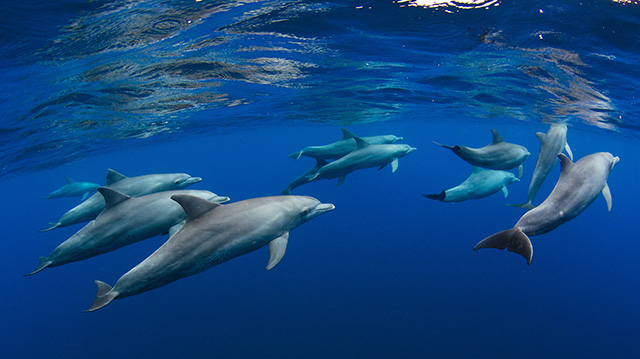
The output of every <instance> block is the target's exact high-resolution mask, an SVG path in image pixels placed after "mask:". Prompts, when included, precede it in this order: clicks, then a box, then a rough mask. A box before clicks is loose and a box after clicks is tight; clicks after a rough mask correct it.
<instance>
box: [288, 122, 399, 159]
mask: <svg viewBox="0 0 640 359" xmlns="http://www.w3.org/2000/svg"><path fill="white" fill-rule="evenodd" d="M342 135H343V136H342V139H341V140H340V141H337V142H334V143H330V144H328V145H324V146H309V147H305V148H303V149H302V150H300V151H298V152H294V153H292V154H290V155H289V157H291V158H293V159H296V160H297V159H299V158H300V156H308V157H313V158H316V159H323V160H330V159H331V160H335V159H338V158H341V157H344V156H345V155H347V154H348V153H350V152H352V151H353V150H355V149H356V141H355V140H354V137H355V135H354V134H353V133H351V131H349V130H347V129H346V128H343V129H342ZM362 138H363V139H364V140H365V141H367V142H369V143H370V144H372V145H381V144H387V143H396V142H398V141H401V140H402V137H396V136H394V135H384V136H371V137H362Z"/></svg>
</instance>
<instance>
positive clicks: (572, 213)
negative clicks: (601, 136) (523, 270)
mask: <svg viewBox="0 0 640 359" xmlns="http://www.w3.org/2000/svg"><path fill="white" fill-rule="evenodd" d="M558 157H559V158H560V166H561V170H560V178H559V179H558V182H557V183H556V186H555V187H554V188H553V191H551V194H550V195H549V197H547V199H545V200H544V202H542V203H541V204H540V205H539V206H538V207H536V208H534V209H532V210H530V211H528V212H527V213H525V214H524V215H523V216H522V217H521V218H520V220H519V221H518V222H517V223H516V225H515V226H514V227H513V228H512V229H507V230H505V231H502V232H498V233H496V234H494V235H492V236H489V237H487V238H485V239H483V240H482V241H480V242H479V243H478V244H476V245H475V247H473V249H474V250H478V249H481V248H497V249H505V248H507V249H508V250H509V251H510V252H515V253H518V254H520V255H521V256H523V257H524V258H525V259H526V260H527V263H528V264H531V258H532V257H533V246H532V245H531V241H530V240H529V236H537V235H539V234H544V233H547V232H550V231H552V230H554V229H555V228H557V227H558V226H559V225H561V224H563V223H565V222H567V221H570V220H572V219H573V218H576V217H577V216H578V215H579V214H580V213H582V212H583V211H584V210H585V209H586V208H587V207H589V205H590V204H591V203H593V201H594V200H595V199H596V197H598V194H600V193H602V195H603V196H604V198H605V200H606V201H607V208H608V210H609V211H611V192H610V191H609V186H608V185H607V178H608V177H609V173H610V172H611V170H612V169H613V166H614V165H615V164H616V163H618V161H619V160H620V159H619V158H618V157H613V155H611V154H610V153H608V152H598V153H594V154H591V155H589V156H586V157H583V158H582V159H580V160H579V161H578V162H576V163H573V162H571V160H570V159H569V158H568V157H567V156H565V155H564V154H562V153H561V154H559V155H558Z"/></svg>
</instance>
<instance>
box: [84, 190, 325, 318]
mask: <svg viewBox="0 0 640 359" xmlns="http://www.w3.org/2000/svg"><path fill="white" fill-rule="evenodd" d="M171 198H172V199H173V200H175V201H176V202H178V203H179V204H180V205H181V206H182V207H183V208H184V211H185V212H186V214H187V220H186V223H185V224H184V226H183V227H182V228H181V229H180V230H179V231H178V232H177V233H176V234H174V235H173V236H172V237H171V238H169V240H168V241H167V242H165V244H163V245H162V246H161V247H160V248H158V250H156V251H155V252H154V253H153V254H151V255H150V256H149V257H147V259H145V260H144V261H142V262H141V263H140V264H138V265H137V266H136V267H134V268H133V269H131V270H130V271H129V272H127V273H126V274H124V275H123V276H122V277H120V279H119V280H118V282H117V283H116V284H115V285H114V286H113V288H111V287H110V286H109V285H108V284H105V283H103V282H100V281H96V284H97V285H98V293H97V294H96V299H95V301H94V302H93V305H92V306H91V308H89V309H88V310H87V311H89V312H91V311H95V310H98V309H100V308H103V307H104V306H106V305H107V304H109V303H110V302H111V301H112V300H114V299H121V298H125V297H129V296H132V295H136V294H140V293H143V292H146V291H148V290H152V289H155V288H158V287H162V286H164V285H167V284H169V283H171V282H174V281H176V280H178V279H180V278H183V277H187V276H191V275H194V274H197V273H200V272H202V271H204V270H206V269H208V268H211V267H213V266H216V265H218V264H220V263H222V262H225V261H228V260H230V259H233V258H236V257H239V256H241V255H243V254H246V253H249V252H252V251H255V250H256V249H258V248H261V247H264V246H266V245H268V246H269V263H268V264H267V269H272V268H273V267H274V266H275V265H276V264H278V263H279V262H280V260H281V259H282V257H283V256H284V253H285V250H286V248H287V243H288V239H289V232H290V231H291V230H293V229H294V228H296V227H298V226H299V225H301V224H303V223H305V222H307V221H309V220H311V219H313V218H315V217H317V216H319V215H321V214H323V213H326V212H329V211H332V210H333V209H334V208H335V207H334V206H333V205H332V204H324V203H320V202H319V201H318V200H317V199H315V198H312V197H304V196H275V197H261V198H254V199H248V200H244V201H240V202H235V203H231V204H228V205H220V204H217V203H214V202H211V201H207V200H204V199H202V198H198V197H194V196H189V195H184V194H179V195H173V196H172V197H171Z"/></svg>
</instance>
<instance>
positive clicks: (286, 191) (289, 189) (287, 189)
mask: <svg viewBox="0 0 640 359" xmlns="http://www.w3.org/2000/svg"><path fill="white" fill-rule="evenodd" d="M280 193H282V194H283V195H285V196H288V195H290V194H291V188H285V189H283V190H282V192H280Z"/></svg>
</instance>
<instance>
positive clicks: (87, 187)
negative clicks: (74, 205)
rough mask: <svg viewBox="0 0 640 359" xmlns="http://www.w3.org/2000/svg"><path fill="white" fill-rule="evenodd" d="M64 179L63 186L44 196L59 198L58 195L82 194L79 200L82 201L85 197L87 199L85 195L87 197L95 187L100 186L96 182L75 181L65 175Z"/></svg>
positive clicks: (74, 195) (73, 195)
mask: <svg viewBox="0 0 640 359" xmlns="http://www.w3.org/2000/svg"><path fill="white" fill-rule="evenodd" d="M65 180H66V183H65V185H64V186H62V187H60V188H58V189H57V190H55V191H53V192H51V193H49V194H48V195H47V197H46V198H47V199H52V198H60V197H76V196H82V199H81V201H84V200H85V199H87V197H89V193H91V192H93V191H95V190H96V188H98V187H100V185H99V184H97V183H91V182H75V181H74V180H72V179H71V178H69V177H66V178H65Z"/></svg>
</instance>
